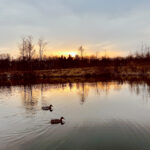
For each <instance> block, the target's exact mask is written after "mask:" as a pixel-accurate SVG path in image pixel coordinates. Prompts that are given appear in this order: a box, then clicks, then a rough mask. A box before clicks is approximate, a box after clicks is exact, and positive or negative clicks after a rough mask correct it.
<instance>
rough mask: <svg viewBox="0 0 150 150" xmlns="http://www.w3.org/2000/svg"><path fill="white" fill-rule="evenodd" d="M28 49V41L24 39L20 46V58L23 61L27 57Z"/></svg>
mask: <svg viewBox="0 0 150 150" xmlns="http://www.w3.org/2000/svg"><path fill="white" fill-rule="evenodd" d="M26 48H27V41H26V38H25V37H23V38H22V41H21V43H20V44H19V50H20V56H21V59H25V57H26V55H25V54H26Z"/></svg>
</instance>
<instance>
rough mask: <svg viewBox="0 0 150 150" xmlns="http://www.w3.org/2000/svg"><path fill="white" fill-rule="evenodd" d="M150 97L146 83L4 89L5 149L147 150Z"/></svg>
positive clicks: (0, 144) (0, 138) (0, 95)
mask: <svg viewBox="0 0 150 150" xmlns="http://www.w3.org/2000/svg"><path fill="white" fill-rule="evenodd" d="M149 99H150V85H149V84H148V83H145V82H140V83H139V82H131V83H130V82H125V83H123V82H120V81H119V82H95V83H67V84H38V85H24V86H14V87H13V86H12V87H0V122H1V123H0V133H1V134H0V149H2V150H3V149H4V150H5V149H10V148H11V149H15V150H16V149H58V150H70V149H72V150H73V149H79V150H80V149H81V150H84V149H86V150H88V149H90V150H91V149H104V150H112V149H115V150H116V149H118V150H120V149H123V150H124V149H125V150H128V149H129V150H133V149H136V150H141V149H142V150H148V149H150V140H149V139H150V130H149V129H150V118H149V114H150V103H149ZM50 104H52V105H53V106H54V107H53V111H52V112H50V111H43V110H42V109H41V107H42V106H49V105H50ZM61 116H63V117H64V118H65V124H64V125H63V126H61V125H60V124H57V125H51V120H52V119H55V118H56V119H59V118H60V117H61Z"/></svg>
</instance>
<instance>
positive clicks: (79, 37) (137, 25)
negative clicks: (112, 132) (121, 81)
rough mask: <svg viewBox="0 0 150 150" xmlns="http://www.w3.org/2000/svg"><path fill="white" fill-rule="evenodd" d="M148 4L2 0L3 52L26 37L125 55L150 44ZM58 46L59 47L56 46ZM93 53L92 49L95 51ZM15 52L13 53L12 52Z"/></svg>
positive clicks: (103, 0) (119, 0)
mask: <svg viewBox="0 0 150 150" xmlns="http://www.w3.org/2000/svg"><path fill="white" fill-rule="evenodd" d="M149 4H150V1H148V0H142V1H141V0H126V1H123V0H57V1H56V0H42V1H41V0H13V1H12V0H1V2H0V27H1V28H0V34H1V35H2V36H1V37H0V48H5V49H7V47H8V49H9V50H10V52H11V48H10V47H11V46H12V47H13V49H15V45H16V46H17V43H18V40H19V38H20V37H21V36H23V35H28V34H32V35H33V36H34V37H35V39H37V38H38V37H40V36H42V37H44V38H45V39H47V40H48V41H50V45H51V46H52V47H55V48H56V49H57V45H59V46H58V48H60V47H62V49H63V48H66V47H68V46H67V45H70V48H71V49H72V48H76V47H78V46H79V45H93V49H94V51H97V50H98V49H100V48H101V47H98V46H95V47H94V45H99V44H105V43H107V44H108V45H107V46H108V47H109V45H117V48H118V49H120V50H122V51H125V50H126V51H130V50H131V49H133V50H134V49H136V48H137V45H139V43H141V42H142V41H145V42H147V43H148V42H149V34H150V27H149V24H150V21H149V17H150V10H149V8H148V6H149ZM54 45H56V46H54ZM91 49H92V47H91ZM12 51H13V50H12Z"/></svg>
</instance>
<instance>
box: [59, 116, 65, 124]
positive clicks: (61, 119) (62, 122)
mask: <svg viewBox="0 0 150 150" xmlns="http://www.w3.org/2000/svg"><path fill="white" fill-rule="evenodd" d="M63 119H64V117H61V118H60V122H61V124H62V125H63V124H65V122H64V121H63Z"/></svg>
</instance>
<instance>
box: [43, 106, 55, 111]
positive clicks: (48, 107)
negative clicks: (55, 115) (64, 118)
mask: <svg viewBox="0 0 150 150" xmlns="http://www.w3.org/2000/svg"><path fill="white" fill-rule="evenodd" d="M52 107H53V105H49V106H43V107H42V109H43V110H50V111H53V109H52Z"/></svg>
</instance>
